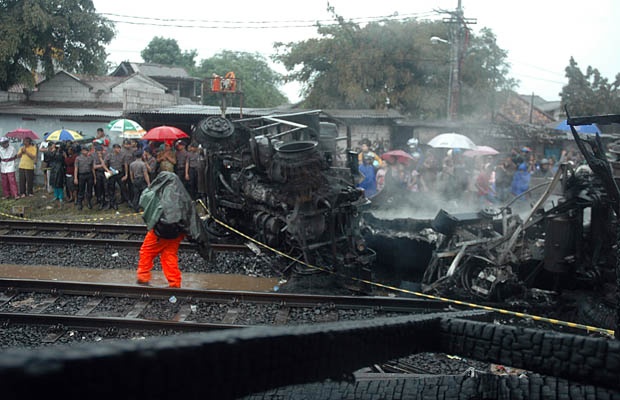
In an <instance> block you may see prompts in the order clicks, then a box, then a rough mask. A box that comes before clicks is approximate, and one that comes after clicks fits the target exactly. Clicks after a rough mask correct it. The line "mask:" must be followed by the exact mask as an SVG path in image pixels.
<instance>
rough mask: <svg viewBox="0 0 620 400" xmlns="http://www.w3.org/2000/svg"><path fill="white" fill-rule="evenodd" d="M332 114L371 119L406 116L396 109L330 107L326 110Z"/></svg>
mask: <svg viewBox="0 0 620 400" xmlns="http://www.w3.org/2000/svg"><path fill="white" fill-rule="evenodd" d="M324 111H325V112H326V113H328V114H329V115H331V116H334V117H336V118H358V119H360V118H371V119H402V118H405V117H404V116H403V115H402V114H401V113H400V112H398V111H396V110H391V109H390V110H370V109H367V110H340V109H335V110H334V109H330V110H324Z"/></svg>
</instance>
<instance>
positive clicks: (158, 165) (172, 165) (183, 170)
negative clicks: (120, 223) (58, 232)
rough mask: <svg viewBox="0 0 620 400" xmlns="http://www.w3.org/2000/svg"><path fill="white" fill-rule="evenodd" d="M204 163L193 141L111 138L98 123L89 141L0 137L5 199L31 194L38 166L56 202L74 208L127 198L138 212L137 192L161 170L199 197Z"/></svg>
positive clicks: (109, 204) (112, 203) (111, 203)
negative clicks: (36, 141) (13, 142)
mask: <svg viewBox="0 0 620 400" xmlns="http://www.w3.org/2000/svg"><path fill="white" fill-rule="evenodd" d="M39 161H40V162H39ZM204 167H205V159H204V156H203V153H202V152H201V151H200V148H199V146H198V145H197V144H196V143H194V142H189V143H187V142H186V141H183V140H178V141H172V140H168V141H164V142H163V143H162V142H153V141H142V140H136V139H124V140H123V142H122V144H119V143H114V144H112V143H111V142H110V139H109V137H108V136H107V135H105V132H104V130H103V128H99V129H97V134H96V137H95V139H94V140H92V142H90V141H89V142H72V141H60V142H47V141H43V142H41V143H40V144H39V146H37V145H35V144H34V143H33V141H32V139H30V138H24V139H23V141H22V144H21V146H20V147H19V148H15V147H14V146H12V145H11V144H10V141H9V139H8V138H6V137H2V138H0V175H1V177H2V195H3V197H4V198H5V199H10V198H12V199H19V198H23V197H27V196H33V194H34V177H35V171H36V170H37V169H40V173H41V174H42V175H43V178H44V186H45V188H46V189H47V191H48V192H49V193H52V192H53V194H54V201H55V202H57V204H58V205H57V206H58V207H63V206H64V204H73V205H74V206H75V207H76V208H77V209H78V210H82V209H83V207H87V208H88V209H92V208H93V207H94V206H97V208H98V209H99V210H104V209H114V210H118V206H119V205H120V204H123V203H126V204H127V205H128V206H129V207H130V208H131V209H133V210H135V211H136V212H138V211H139V210H140V205H139V199H140V194H141V193H142V191H143V190H144V188H146V187H148V185H149V184H150V182H151V181H152V180H153V179H154V178H155V177H156V176H157V175H158V174H159V173H160V171H169V172H173V173H175V174H177V175H178V176H179V178H180V179H181V181H182V182H183V184H184V186H185V188H186V189H187V191H188V193H189V194H190V196H191V197H192V199H197V198H200V197H203V195H204V192H205V189H204V187H205V184H204V179H203V174H200V173H198V171H199V170H202V169H204ZM93 200H94V201H93Z"/></svg>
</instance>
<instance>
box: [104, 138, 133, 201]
mask: <svg viewBox="0 0 620 400" xmlns="http://www.w3.org/2000/svg"><path fill="white" fill-rule="evenodd" d="M105 170H106V172H107V175H108V181H107V188H108V204H107V205H106V209H108V210H109V209H110V208H113V209H115V210H118V205H117V204H116V185H118V187H119V189H120V190H121V191H122V190H123V178H125V179H126V175H127V170H128V168H127V166H126V165H125V158H124V156H123V154H121V146H120V145H119V144H118V143H115V144H114V145H113V146H112V152H111V153H109V154H108V155H106V157H105ZM121 193H122V192H121Z"/></svg>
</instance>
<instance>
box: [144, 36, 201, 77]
mask: <svg viewBox="0 0 620 400" xmlns="http://www.w3.org/2000/svg"><path fill="white" fill-rule="evenodd" d="M140 55H141V56H142V59H143V60H144V62H147V63H156V64H164V65H174V66H177V67H184V68H186V69H187V70H188V71H190V72H191V71H193V70H194V69H195V68H196V61H195V58H196V56H197V55H198V52H197V51H196V50H190V51H181V48H180V47H179V44H178V43H177V41H176V39H166V38H163V37H161V36H155V37H154V38H153V39H152V40H151V41H150V42H149V44H148V45H147V46H146V48H145V49H144V50H142V52H141V53H140Z"/></svg>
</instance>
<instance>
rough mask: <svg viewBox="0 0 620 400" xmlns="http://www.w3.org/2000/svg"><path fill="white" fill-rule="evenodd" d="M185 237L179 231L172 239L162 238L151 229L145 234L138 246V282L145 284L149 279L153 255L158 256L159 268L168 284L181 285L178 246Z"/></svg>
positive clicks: (170, 285) (172, 285) (171, 285)
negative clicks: (140, 244)
mask: <svg viewBox="0 0 620 400" xmlns="http://www.w3.org/2000/svg"><path fill="white" fill-rule="evenodd" d="M184 238H185V234H184V233H181V234H179V236H177V237H176V238H174V239H164V238H161V237H159V236H157V234H155V230H154V229H151V230H150V231H148V233H147V234H146V237H145V238H144V242H142V246H141V247H140V260H139V261H138V284H141V285H146V284H148V283H149V282H150V281H151V270H152V269H153V261H154V260H155V257H157V256H160V261H161V268H162V270H163V271H164V275H165V276H166V279H167V280H168V286H169V287H174V288H178V287H181V271H180V270H179V254H178V252H179V246H180V245H181V241H182V240H183V239H184Z"/></svg>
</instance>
